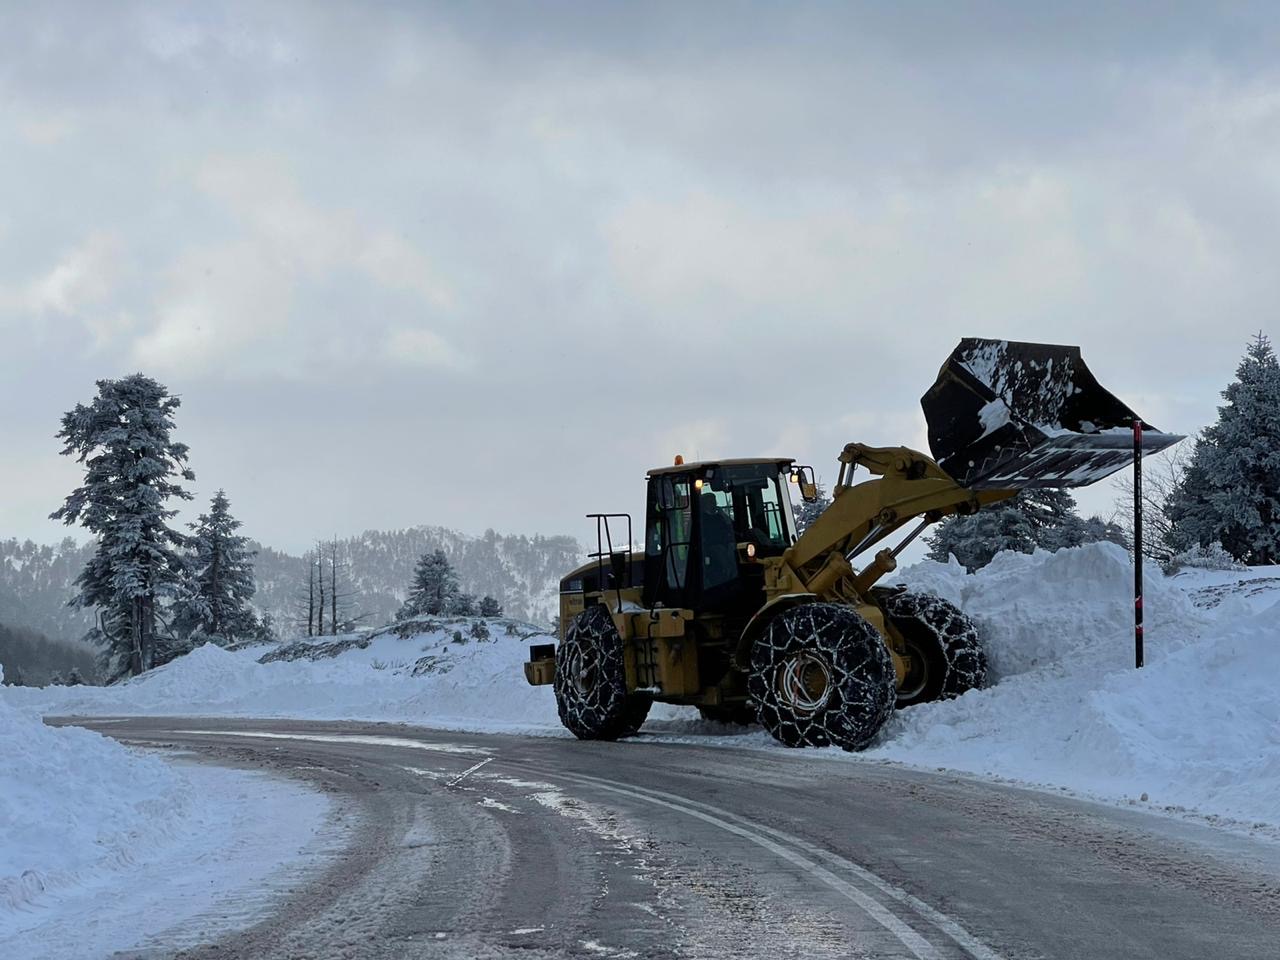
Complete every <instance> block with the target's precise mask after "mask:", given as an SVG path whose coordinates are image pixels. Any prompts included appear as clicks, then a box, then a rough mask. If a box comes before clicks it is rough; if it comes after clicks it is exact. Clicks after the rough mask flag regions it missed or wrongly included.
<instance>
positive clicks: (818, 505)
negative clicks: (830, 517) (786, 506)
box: [794, 480, 831, 534]
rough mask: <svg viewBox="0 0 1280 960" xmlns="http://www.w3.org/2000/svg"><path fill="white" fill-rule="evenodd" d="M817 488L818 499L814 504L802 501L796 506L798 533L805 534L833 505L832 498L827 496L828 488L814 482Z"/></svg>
mask: <svg viewBox="0 0 1280 960" xmlns="http://www.w3.org/2000/svg"><path fill="white" fill-rule="evenodd" d="M814 486H815V487H817V492H818V499H817V500H814V501H813V502H812V503H810V502H808V501H807V500H801V501H800V502H799V503H797V504H796V505H795V510H794V513H795V518H796V533H797V534H801V533H804V532H805V530H807V529H808V528H809V524H811V523H813V521H815V520H817V519H818V517H819V515H820V514H821V513H822V511H823V510H825V509H827V507H829V506H830V505H831V497H830V496H829V495H828V494H827V488H826V487H824V486H823V485H822V483H821V482H819V481H816V480H815V481H814Z"/></svg>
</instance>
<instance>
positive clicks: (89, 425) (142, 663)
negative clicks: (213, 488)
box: [50, 373, 195, 679]
mask: <svg viewBox="0 0 1280 960" xmlns="http://www.w3.org/2000/svg"><path fill="white" fill-rule="evenodd" d="M97 386H98V395H97V396H96V397H95V398H94V400H93V401H92V402H91V403H90V404H88V405H85V404H76V406H75V409H73V410H71V411H69V412H68V413H66V414H64V415H63V418H62V429H61V430H60V431H59V432H58V434H57V436H58V438H59V439H60V440H62V441H64V444H65V446H64V447H63V450H62V453H63V454H65V455H67V456H71V455H74V456H75V457H76V459H77V460H78V462H80V463H83V464H84V465H85V477H84V483H82V484H81V485H80V486H79V487H76V489H75V490H73V491H72V492H71V493H70V495H68V497H67V499H66V501H65V502H64V503H63V505H62V507H61V508H59V509H58V510H55V511H54V512H53V513H52V514H51V515H50V517H51V519H54V520H61V521H63V522H64V523H67V524H72V523H77V522H78V523H80V524H82V525H83V526H84V527H86V528H87V529H88V530H90V531H91V532H92V533H93V534H95V535H96V536H97V538H98V545H97V549H96V550H95V552H94V555H93V557H92V558H90V560H89V562H88V563H87V564H86V565H85V568H84V570H83V571H82V572H81V574H80V576H79V577H77V578H76V585H77V586H78V587H79V592H78V593H77V594H76V595H75V597H73V598H72V600H71V601H70V602H71V603H72V604H73V605H76V606H80V607H93V608H96V611H97V617H98V626H97V627H96V628H95V629H94V631H92V633H91V636H92V637H93V638H94V639H96V640H97V641H98V642H100V643H102V644H103V645H104V646H105V648H106V650H105V653H104V660H105V661H106V668H107V669H106V674H107V677H108V679H115V678H118V677H121V676H123V675H125V674H126V673H130V674H133V675H134V676H136V675H138V674H140V673H142V672H144V671H146V670H149V669H151V666H152V662H153V658H154V651H155V636H156V630H155V625H156V614H157V605H158V604H159V603H160V602H161V601H162V600H163V599H164V598H165V597H170V596H173V595H174V594H175V593H176V592H177V590H178V589H179V588H180V586H181V585H182V583H183V582H184V580H185V577H186V564H185V561H184V559H183V556H182V553H181V551H182V549H183V548H184V547H185V546H186V537H184V536H183V535H182V534H181V533H179V532H178V531H177V530H174V529H172V528H171V527H170V526H169V524H168V521H169V520H170V519H172V518H173V516H174V514H175V513H176V511H175V510H170V509H167V508H166V506H165V505H166V504H167V503H168V501H169V500H170V499H172V498H175V497H176V498H177V499H180V500H190V499H191V494H190V493H188V492H187V491H186V490H184V489H183V488H182V487H181V486H180V485H179V482H178V481H179V480H194V479H195V474H193V473H192V472H191V470H190V468H189V467H187V466H186V462H187V445H186V444H184V443H177V442H175V441H174V440H173V439H172V438H171V437H170V433H171V432H172V430H173V414H174V411H175V410H177V409H178V407H179V405H180V401H179V400H178V398H177V397H174V396H171V395H170V394H169V391H168V389H167V388H165V387H164V386H163V385H162V384H160V383H157V382H156V381H155V380H152V379H151V378H150V377H147V376H144V375H143V374H141V373H135V374H132V375H130V376H128V377H124V378H122V379H120V380H99V381H98V382H97Z"/></svg>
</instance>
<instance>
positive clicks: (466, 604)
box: [446, 593, 476, 617]
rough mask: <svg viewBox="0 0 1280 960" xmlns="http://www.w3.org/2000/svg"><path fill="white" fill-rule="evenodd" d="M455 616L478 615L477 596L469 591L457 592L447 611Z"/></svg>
mask: <svg viewBox="0 0 1280 960" xmlns="http://www.w3.org/2000/svg"><path fill="white" fill-rule="evenodd" d="M446 612H447V613H451V614H453V615H454V616H455V617H474V616H475V615H476V598H475V597H473V596H472V595H471V594H469V593H457V594H455V595H454V598H453V600H452V602H450V604H449V607H448V609H447V611H446Z"/></svg>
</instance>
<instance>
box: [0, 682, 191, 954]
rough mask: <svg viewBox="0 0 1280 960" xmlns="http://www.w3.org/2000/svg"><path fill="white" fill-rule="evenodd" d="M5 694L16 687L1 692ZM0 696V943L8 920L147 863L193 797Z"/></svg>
mask: <svg viewBox="0 0 1280 960" xmlns="http://www.w3.org/2000/svg"><path fill="white" fill-rule="evenodd" d="M4 689H5V691H6V692H9V691H12V690H13V688H10V687H6V688H4ZM7 699H8V698H3V697H0V758H3V763H0V938H2V937H3V935H4V933H5V931H6V928H7V926H8V924H9V923H10V921H11V920H12V913H11V912H12V911H15V910H28V909H30V908H31V906H32V904H34V903H38V902H40V901H41V900H47V899H49V898H50V897H56V896H57V895H58V894H59V893H60V892H61V891H63V890H66V889H68V888H72V887H75V886H79V885H81V884H84V883H86V882H91V881H92V880H93V879H95V878H96V877H98V876H100V875H102V874H104V873H110V872H112V871H115V870H118V869H119V868H121V867H122V866H125V865H127V864H129V863H132V862H133V861H134V860H135V859H136V858H139V857H141V858H146V857H147V856H149V855H150V854H151V853H152V851H153V850H154V848H155V846H156V845H157V844H163V842H164V841H165V840H166V839H170V838H172V837H173V836H174V835H176V834H177V833H178V832H179V831H181V829H182V828H183V825H184V824H183V821H184V817H185V815H186V814H188V813H189V810H190V807H191V803H192V795H191V788H190V785H189V784H188V782H187V781H186V779H185V778H183V777H182V776H181V775H180V774H178V773H176V772H175V771H173V770H172V769H170V768H169V767H168V766H167V765H166V764H164V763H163V762H161V761H160V760H159V759H157V758H155V757H151V756H146V755H144V754H142V753H140V752H138V751H134V750H130V749H128V748H127V747H123V746H121V745H120V744H118V743H116V742H115V741H114V740H108V739H107V738H106V737H103V736H100V735H99V734H96V733H91V732H90V731H88V730H77V729H69V728H68V729H58V728H54V727H46V726H45V725H44V723H43V721H42V720H41V719H40V717H39V715H38V714H36V713H34V712H32V711H29V710H22V709H17V708H15V707H13V706H11V705H10V704H9V703H8V702H7Z"/></svg>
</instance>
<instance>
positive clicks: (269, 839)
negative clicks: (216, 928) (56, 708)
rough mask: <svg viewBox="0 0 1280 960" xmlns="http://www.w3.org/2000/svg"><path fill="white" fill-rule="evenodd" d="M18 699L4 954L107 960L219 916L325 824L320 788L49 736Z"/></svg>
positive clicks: (2, 820) (0, 872)
mask: <svg viewBox="0 0 1280 960" xmlns="http://www.w3.org/2000/svg"><path fill="white" fill-rule="evenodd" d="M3 689H4V691H5V694H8V693H11V692H12V691H14V690H15V688H12V687H5V688H3ZM14 699H15V698H13V697H10V696H0V757H3V758H4V763H3V765H0V956H4V957H11V958H24V960H25V958H31V960H34V958H38V957H43V956H50V957H68V956H84V957H89V956H105V955H106V954H109V953H111V952H113V951H116V950H124V949H131V948H133V947H135V946H138V945H139V944H141V943H143V942H145V940H146V939H147V938H148V937H149V936H152V935H154V934H158V933H160V932H161V931H162V930H163V929H166V928H170V927H173V926H177V925H179V924H182V923H184V922H185V921H188V920H189V919H190V918H193V917H195V916H197V915H199V914H202V913H204V912H206V911H208V910H209V908H210V907H212V906H213V905H214V904H215V903H219V906H220V907H221V908H222V910H221V912H222V913H224V914H225V913H226V912H227V911H226V910H225V905H226V904H225V902H224V901H225V899H226V898H228V897H231V896H233V895H234V892H235V890H237V889H240V888H243V887H244V886H254V885H256V884H263V883H266V884H268V885H269V883H270V880H269V877H270V875H272V874H273V872H275V871H277V870H278V869H280V868H281V867H282V866H284V865H290V864H291V865H293V866H296V858H298V857H299V856H300V855H301V854H302V851H303V850H304V848H306V847H307V846H308V845H309V844H312V843H313V841H314V839H315V833H316V831H317V830H318V828H319V827H320V826H321V825H322V824H323V823H324V821H325V819H326V813H327V811H328V801H327V800H326V799H325V798H324V797H323V796H321V795H320V794H318V793H315V792H313V791H310V790H306V789H303V788H301V787H295V786H292V785H285V784H282V783H280V782H278V781H275V780H272V779H269V778H267V777H264V776H262V775H259V774H251V773H244V772H236V771H230V770H221V769H211V768H204V767H196V766H193V765H178V764H175V763H172V762H166V761H165V760H161V759H159V758H158V757H156V756H155V755H152V754H149V753H145V752H143V751H141V750H134V749H131V748H129V747H125V746H122V745H121V744H119V743H116V742H115V741H114V740H110V739H108V738H106V737H103V736H101V735H99V734H97V733H92V732H90V731H88V730H81V729H75V728H54V727H48V726H45V725H44V723H43V721H42V720H41V718H40V715H39V713H38V712H36V711H35V710H33V709H31V708H30V707H29V706H27V707H23V706H20V705H15V704H14V702H13V700H14ZM161 900H163V908H162V909H157V903H158V901H161Z"/></svg>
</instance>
